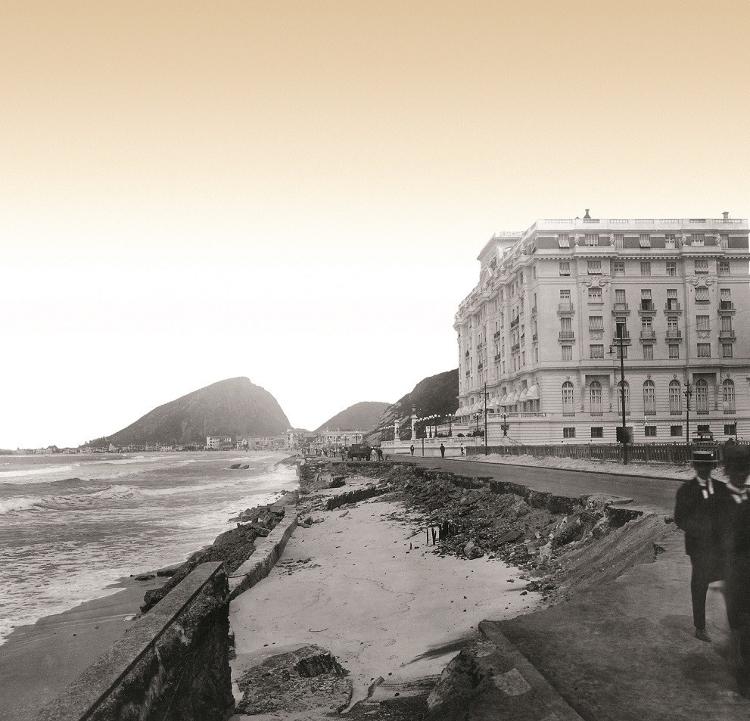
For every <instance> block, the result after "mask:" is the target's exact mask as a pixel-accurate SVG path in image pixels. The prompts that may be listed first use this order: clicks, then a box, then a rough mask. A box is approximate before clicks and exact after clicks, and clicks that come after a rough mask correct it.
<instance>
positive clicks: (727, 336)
mask: <svg viewBox="0 0 750 721" xmlns="http://www.w3.org/2000/svg"><path fill="white" fill-rule="evenodd" d="M736 337H737V336H736V335H735V332H734V331H733V330H720V331H719V339H720V340H734V339H735V338H736Z"/></svg>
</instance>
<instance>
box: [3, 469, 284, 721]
mask: <svg viewBox="0 0 750 721" xmlns="http://www.w3.org/2000/svg"><path fill="white" fill-rule="evenodd" d="M293 459H294V457H293V456H289V457H285V458H283V459H281V460H279V461H277V462H276V463H275V464H274V468H275V467H276V466H278V465H282V466H283V465H292V460H293ZM298 487H299V483H298V484H297V488H298ZM288 492H289V491H288V490H286V489H280V490H277V491H273V492H271V493H269V494H268V495H272V496H274V498H276V499H277V497H279V496H283V495H284V494H285V493H288ZM292 492H295V491H292ZM260 505H261V506H265V505H266V504H260ZM257 507H258V506H255V507H253V508H257ZM246 510H248V509H241V508H237V509H236V511H235V513H234V515H233V516H232V520H227V522H226V527H225V529H224V530H222V531H219V532H218V534H217V536H216V537H215V539H214V541H212V542H211V543H209V544H207V545H206V544H204V545H203V546H200V547H196V548H195V549H194V550H193V551H192V552H190V553H189V554H187V556H186V557H185V558H184V559H183V560H182V561H180V562H177V563H173V564H169V565H167V566H159V568H155V569H151V570H145V571H144V570H137V571H134V573H133V574H131V575H129V576H122V577H120V578H119V579H117V580H116V581H115V582H113V583H111V584H109V585H107V586H105V587H104V588H102V589H101V591H102V593H101V594H100V595H97V596H96V597H94V598H90V599H87V600H85V601H81V602H80V603H78V604H76V605H74V606H71V607H70V608H67V609H65V610H64V611H61V612H59V613H52V614H47V615H44V616H42V617H40V618H39V619H37V620H36V621H35V622H34V623H31V624H23V625H20V626H17V627H15V628H14V629H13V630H12V631H11V633H10V634H9V635H8V636H7V637H6V638H5V640H4V641H2V643H0V679H2V682H0V721H32V719H35V718H36V714H37V712H38V711H39V710H40V708H42V707H43V706H44V705H45V704H46V703H48V702H50V701H52V700H53V699H54V698H56V697H57V696H58V695H59V694H60V693H61V692H62V690H63V689H64V688H65V687H66V686H67V685H68V684H69V683H71V682H72V681H74V680H75V679H76V678H77V677H78V676H79V675H80V674H81V673H82V672H83V671H84V670H85V669H86V668H88V667H89V666H90V665H91V664H92V663H93V662H94V661H95V660H96V659H97V658H99V657H100V656H101V655H102V654H104V653H105V652H106V651H107V650H108V649H109V648H110V647H111V646H112V644H113V643H114V642H115V641H116V640H117V639H119V638H121V637H122V635H123V634H124V633H125V632H126V631H127V630H128V628H129V627H130V625H131V623H132V621H133V620H135V619H136V618H137V617H138V616H140V615H141V613H142V611H141V606H142V605H143V604H144V596H145V595H146V593H147V592H148V591H155V590H157V589H160V588H162V587H163V586H165V585H166V584H168V583H169V582H170V578H171V574H170V575H169V576H165V575H162V576H159V575H157V574H158V572H159V571H164V570H167V569H180V568H182V567H183V566H184V565H185V564H187V563H188V562H189V560H190V558H192V557H193V556H195V555H196V554H198V553H200V552H202V551H205V550H206V549H208V548H211V547H212V546H213V543H214V542H215V541H216V539H218V538H219V537H220V536H222V535H224V534H225V533H227V532H228V531H232V530H233V529H235V528H236V527H237V523H236V520H235V517H236V516H237V515H239V514H241V513H244V512H245V511H246ZM151 575H153V577H152V578H148V579H143V580H138V578H137V577H141V576H151ZM107 590H109V592H107Z"/></svg>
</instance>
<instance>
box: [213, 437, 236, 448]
mask: <svg viewBox="0 0 750 721" xmlns="http://www.w3.org/2000/svg"><path fill="white" fill-rule="evenodd" d="M233 446H234V443H233V442H232V436H206V450H211V451H226V450H230V449H231V448H232V447H233Z"/></svg>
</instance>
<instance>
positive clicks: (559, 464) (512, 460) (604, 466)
mask: <svg viewBox="0 0 750 721" xmlns="http://www.w3.org/2000/svg"><path fill="white" fill-rule="evenodd" d="M451 460H471V461H476V462H478V463H496V464H503V465H509V466H533V467H535V468H550V469H557V470H561V471H581V472H583V473H608V474H610V475H618V476H647V477H651V478H665V479H668V480H675V481H687V480H689V479H690V478H692V477H693V469H692V468H691V467H690V466H672V465H665V464H657V463H653V464H647V463H628V465H623V464H622V463H612V462H611V461H590V460H585V459H580V458H561V457H558V456H543V457H541V458H540V457H538V456H531V455H528V454H524V455H520V456H510V455H508V456H506V455H501V454H499V453H490V454H489V455H487V456H485V455H481V454H480V455H474V454H471V455H469V456H465V457H464V458H453V459H451ZM721 475H722V472H721V469H719V468H717V469H716V470H715V471H714V476H716V477H717V478H718V477H721Z"/></svg>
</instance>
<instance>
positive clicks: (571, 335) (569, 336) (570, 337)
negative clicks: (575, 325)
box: [558, 330, 576, 340]
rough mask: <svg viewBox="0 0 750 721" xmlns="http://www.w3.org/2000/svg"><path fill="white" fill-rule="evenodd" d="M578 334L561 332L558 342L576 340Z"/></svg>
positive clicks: (568, 331) (566, 331)
mask: <svg viewBox="0 0 750 721" xmlns="http://www.w3.org/2000/svg"><path fill="white" fill-rule="evenodd" d="M575 337H576V334H575V332H574V331H572V330H561V331H560V334H559V335H558V340H574V339H575Z"/></svg>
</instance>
